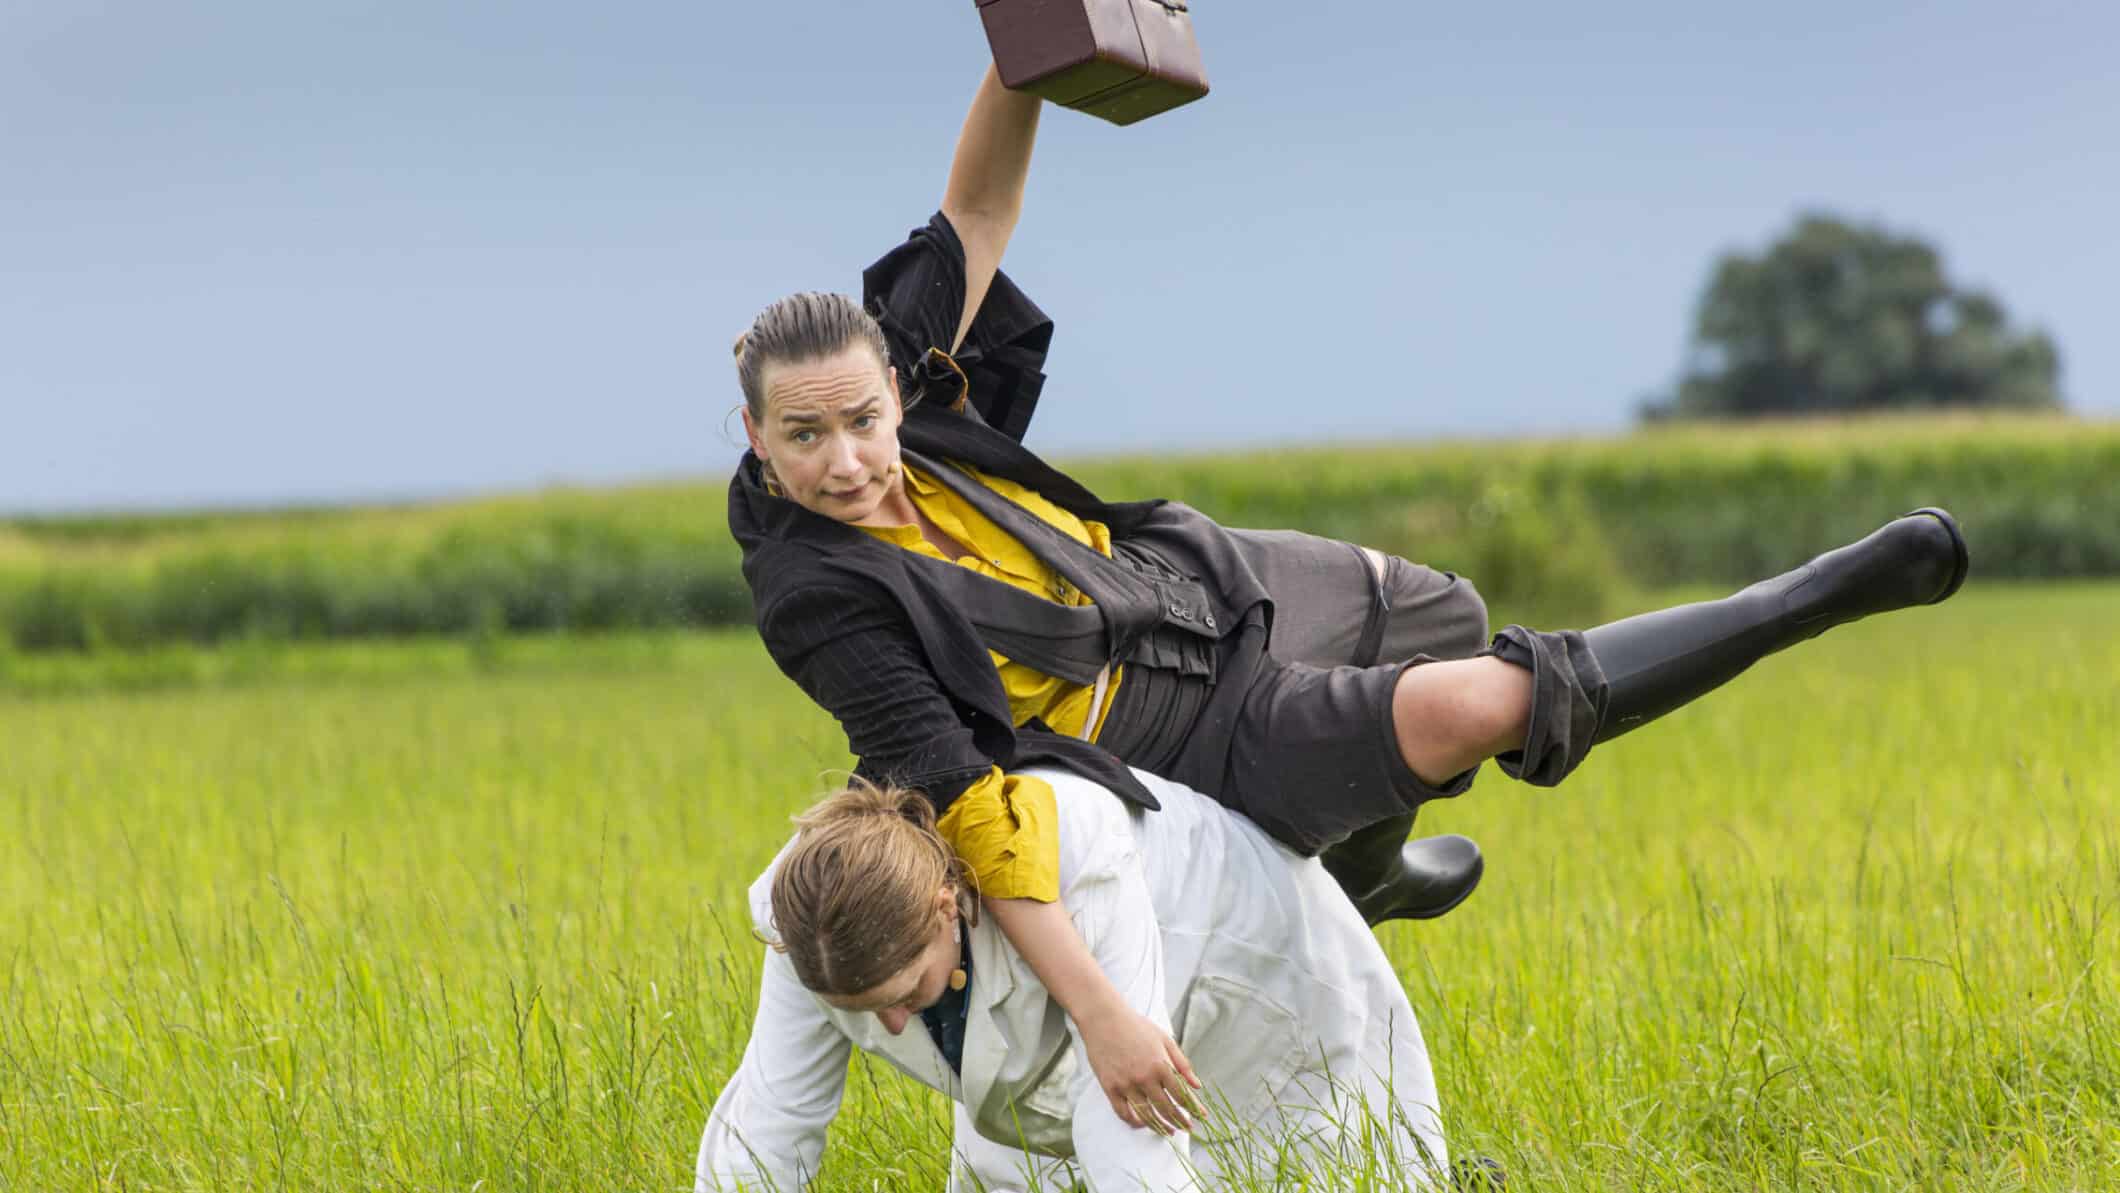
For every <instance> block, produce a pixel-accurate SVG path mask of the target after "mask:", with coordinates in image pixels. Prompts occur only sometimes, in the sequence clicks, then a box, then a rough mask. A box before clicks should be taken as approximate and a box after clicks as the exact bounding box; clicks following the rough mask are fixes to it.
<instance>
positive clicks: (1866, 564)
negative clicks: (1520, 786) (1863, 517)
mask: <svg viewBox="0 0 2120 1193" xmlns="http://www.w3.org/2000/svg"><path fill="white" fill-rule="evenodd" d="M1967 564H1968V556H1967V554H1966V547H1965V536H1964V535H1963V534H1961V533H1959V530H1958V523H1957V521H1956V520H1954V519H1953V518H1952V517H1951V515H1949V514H1948V513H1945V512H1944V511H1942V510H1940V509H1920V510H1916V511H1914V512H1913V513H1911V514H1908V515H1906V516H1905V517H1903V518H1898V519H1895V520H1893V521H1891V522H1887V523H1886V524H1885V525H1884V526H1883V527H1882V528H1880V529H1879V530H1877V531H1875V532H1874V533H1872V534H1870V535H1869V536H1868V537H1867V538H1864V539H1861V540H1859V541H1857V542H1853V543H1850V544H1848V545H1847V546H1845V547H1841V548H1838V549H1836V550H1832V551H1828V552H1826V553H1825V554H1824V555H1821V556H1819V557H1818V558H1816V559H1814V560H1812V561H1811V562H1809V563H1807V564H1805V565H1803V566H1802V567H1800V568H1797V569H1796V570H1795V571H1792V572H1786V573H1784V574H1782V575H1779V576H1776V577H1774V578H1773V579H1771V580H1762V581H1760V582H1759V583H1757V584H1754V585H1752V586H1751V587H1750V588H1747V589H1745V590H1744V591H1742V592H1739V593H1737V594H1735V595H1733V596H1728V597H1725V598H1723V599H1722V600H1719V601H1703V602H1701V603H1700V604H1695V605H1680V606H1678V607H1677V608H1673V609H1660V610H1657V611H1656V612H1654V613H1644V614H1641V615H1640V616H1638V617H1629V618H1626V619H1625V620H1622V621H1615V622H1611V623H1609V624H1607V625H1601V626H1597V627H1595V628H1594V629H1589V630H1585V631H1583V641H1584V643H1585V644H1586V645H1587V646H1588V647H1589V651H1590V654H1591V655H1593V656H1594V657H1595V658H1596V660H1597V664H1598V667H1599V668H1600V669H1601V670H1602V671H1603V672H1604V680H1605V685H1606V700H1605V709H1604V715H1603V716H1602V717H1601V718H1600V719H1599V723H1598V727H1597V731H1596V733H1595V734H1594V735H1593V736H1592V739H1591V740H1592V742H1593V743H1595V742H1602V741H1610V740H1611V739H1612V738H1615V737H1618V736H1619V735H1620V734H1622V733H1626V732H1628V731H1629V730H1632V729H1635V728H1637V727H1639V726H1641V725H1645V724H1647V723H1648V722H1650V721H1653V720H1655V719H1656V718H1658V717H1660V716H1662V715H1664V714H1665V713H1667V712H1670V711H1671V710H1673V709H1675V708H1677V707H1679V706H1680V705H1682V704H1685V703H1687V702H1688V701H1691V700H1693V699H1696V698H1697V697H1700V696H1703V695H1706V694H1707V693H1708V692H1710V691H1713V690H1714V689H1715V688H1718V687H1721V686H1722V685H1723V684H1724V683H1727V682H1728V681H1729V680H1731V679H1733V678H1735V677H1736V676H1737V675H1738V673H1739V672H1742V671H1743V670H1744V669H1745V668H1747V667H1750V666H1751V665H1752V664H1754V663H1756V662H1758V661H1759V660H1761V659H1763V658H1765V657H1767V656H1768V655H1770V654H1773V653H1774V652H1775V651H1778V650H1781V649H1783V648H1785V647H1789V646H1794V645H1795V644H1796V643H1798V642H1802V641H1804V640H1806V639H1809V638H1816V637H1817V636H1818V635H1820V634H1823V633H1825V632H1826V631H1827V630H1829V629H1832V628H1833V627H1834V626H1837V625H1844V624H1846V623H1848V622H1851V621H1855V620H1857V619H1859V618H1864V617H1868V616H1870V615H1871V614H1873V613H1886V612H1890V611H1891V610H1894V609H1905V608H1908V607H1909V606H1913V605H1933V604H1936V603H1937V602H1938V601H1941V600H1943V599H1945V598H1946V597H1948V596H1950V595H1951V594H1952V593H1954V592H1957V591H1958V587H1959V585H1961V584H1963V583H1965V574H1966V568H1967Z"/></svg>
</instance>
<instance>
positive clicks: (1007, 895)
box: [861, 465, 1121, 903]
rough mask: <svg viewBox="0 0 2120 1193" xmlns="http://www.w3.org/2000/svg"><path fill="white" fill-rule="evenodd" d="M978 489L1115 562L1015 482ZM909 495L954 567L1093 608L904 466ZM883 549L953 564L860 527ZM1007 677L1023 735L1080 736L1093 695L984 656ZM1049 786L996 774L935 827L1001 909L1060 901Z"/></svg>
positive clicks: (920, 540)
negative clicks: (956, 552) (950, 545)
mask: <svg viewBox="0 0 2120 1193" xmlns="http://www.w3.org/2000/svg"><path fill="white" fill-rule="evenodd" d="M964 471H965V472H967V473H969V474H970V475H971V477H972V478H973V479H974V480H977V481H978V482H979V483H980V484H983V485H985V486H986V487H987V488H989V489H992V490H993V491H994V492H996V493H999V494H1001V495H1002V496H1003V497H1006V498H1008V499H1009V500H1011V501H1013V502H1015V503H1016V504H1018V505H1020V506H1022V507H1023V508H1025V509H1027V510H1029V511H1030V512H1032V513H1033V514H1036V515H1037V516H1038V517H1039V518H1041V519H1043V520H1044V521H1046V522H1047V523H1049V524H1051V525H1053V526H1055V527H1057V528H1058V529H1059V530H1060V531H1062V532H1063V533H1065V534H1066V535H1068V536H1069V537H1070V538H1072V539H1074V540H1075V541H1076V542H1079V543H1082V544H1084V545H1086V546H1089V547H1092V548H1094V549H1095V550H1097V551H1098V552H1100V553H1101V554H1103V555H1105V556H1109V555H1111V553H1112V536H1111V530H1110V529H1109V528H1108V527H1106V526H1105V525H1104V524H1103V523H1101V522H1091V521H1087V520H1085V519H1082V518H1077V517H1076V516H1075V515H1073V514H1071V513H1068V512H1067V511H1066V510H1064V509H1061V508H1060V507H1059V506H1057V505H1054V504H1053V503H1052V502H1050V501H1047V500H1046V499H1045V498H1043V497H1041V496H1039V495H1038V494H1037V493H1034V492H1032V491H1031V490H1029V489H1027V488H1024V487H1023V486H1022V485H1019V484H1017V483H1015V482H1014V481H1011V480H1007V479H1005V478H1002V477H998V476H989V475H987V474H986V473H983V472H980V471H978V470H977V469H974V468H970V467H966V468H965V469H964ZM905 491H906V496H908V497H910V498H911V499H912V501H913V504H914V505H915V506H916V507H918V508H919V510H920V512H921V513H922V514H924V515H925V516H926V517H927V519H928V520H929V521H930V522H933V523H934V524H935V526H936V528H937V529H939V530H941V531H942V532H943V533H944V534H946V535H948V536H949V537H950V538H951V539H953V540H954V541H955V542H956V543H957V544H958V545H959V546H962V547H963V548H965V554H964V555H962V556H960V557H959V558H958V559H957V561H956V562H957V564H958V566H960V567H967V568H970V569H971V570H973V571H975V572H978V573H980V574H981V575H984V576H987V577H990V578H992V579H995V580H1000V581H1002V582H1003V583H1006V584H1011V585H1014V586H1015V587H1017V588H1020V589H1023V590H1024V591H1026V592H1035V593H1037V594H1039V595H1040V596H1043V597H1046V598H1048V599H1050V600H1055V601H1060V602H1062V603H1064V604H1068V605H1087V604H1090V603H1091V602H1090V599H1089V597H1088V596H1087V595H1086V594H1084V593H1083V592H1082V591H1081V590H1080V589H1078V588H1076V587H1075V586H1074V585H1072V584H1070V583H1068V581H1067V578H1066V577H1064V576H1062V575H1060V574H1059V573H1058V572H1056V571H1054V570H1053V569H1052V568H1050V567H1048V566H1046V564H1045V562H1044V561H1043V560H1040V559H1039V558H1038V557H1037V556H1036V555H1035V554H1033V553H1032V552H1031V550H1030V548H1028V547H1026V546H1024V545H1023V544H1022V543H1020V542H1018V541H1017V540H1016V539H1015V537H1014V536H1012V535H1010V534H1009V533H1008V532H1007V531H1005V530H1003V529H1001V528H1000V527H999V526H996V525H995V524H994V522H993V520H992V519H990V518H988V517H987V516H986V515H985V514H982V513H980V512H979V510H978V509H977V508H976V507H974V506H973V505H972V504H971V503H969V502H967V501H965V500H964V499H963V498H961V497H959V496H957V494H956V493H954V492H952V491H951V490H950V489H949V487H948V486H946V485H943V484H942V483H941V482H939V481H937V480H936V479H935V478H933V477H931V476H929V475H927V474H926V473H924V472H922V471H921V470H920V469H917V468H914V467H912V466H911V465H908V466H907V467H906V470H905ZM861 529H863V530H866V531H868V532H869V533H870V534H873V535H875V536H876V537H877V538H880V539H883V540H884V541H885V542H889V543H895V544H897V545H898V546H900V547H903V548H905V549H906V550H908V551H914V552H917V553H919V554H922V555H926V556H929V557H930V558H934V559H942V560H947V559H948V558H949V556H947V555H946V554H944V553H943V552H942V551H941V550H940V549H938V548H937V547H936V546H935V545H934V544H933V543H930V542H928V541H927V539H926V537H925V536H923V535H922V534H921V533H920V528H919V527H918V526H864V527H862V528H861ZM987 653H988V654H989V655H990V656H992V658H993V660H994V667H995V669H996V670H998V671H999V672H1000V673H1001V687H1002V690H1003V691H1004V692H1006V693H1007V695H1008V704H1009V714H1010V715H1011V716H1012V717H1013V718H1014V719H1015V722H1016V724H1018V725H1021V724H1023V723H1025V722H1026V721H1030V720H1032V719H1034V718H1035V719H1037V720H1041V721H1044V722H1045V724H1046V725H1047V726H1048V727H1050V728H1051V729H1052V730H1053V731H1054V732H1055V733H1064V734H1068V735H1069V736H1080V735H1081V733H1082V726H1083V723H1084V722H1085V721H1086V720H1088V718H1089V712H1090V704H1091V702H1092V701H1093V700H1094V698H1095V695H1094V690H1093V689H1092V688H1089V687H1086V686H1084V685H1082V684H1074V683H1069V682H1067V681H1066V680H1064V679H1059V678H1056V677H1054V676H1051V675H1047V674H1045V673H1044V672H1042V671H1038V670H1035V669H1033V668H1031V667H1027V666H1025V665H1023V664H1021V663H1016V662H1011V661H1010V660H1009V659H1008V658H1007V657H1006V656H1004V655H1002V654H1000V653H998V652H996V651H988V652H987ZM1120 671H1121V669H1120V668H1118V667H1113V668H1112V673H1111V680H1110V682H1109V683H1108V684H1107V685H1106V686H1105V696H1104V705H1103V707H1102V708H1101V709H1100V710H1099V711H1098V714H1097V724H1096V726H1095V730H1094V731H1093V732H1092V733H1091V734H1090V739H1091V740H1092V741H1094V740H1096V737H1097V734H1099V733H1101V732H1103V729H1104V719H1105V717H1106V716H1107V715H1108V714H1109V713H1110V712H1111V706H1112V697H1113V696H1114V695H1116V694H1117V693H1118V690H1119V680H1120ZM1053 799H1054V797H1053V788H1052V785H1051V784H1049V783H1047V782H1045V781H1044V780H1043V779H1037V778H1033V777H1030V776H1027V775H1011V774H1005V773H1003V772H1002V770H1001V768H1000V767H998V766H997V767H995V768H994V770H993V773H992V774H990V775H988V776H987V777H986V778H984V779H981V780H979V781H978V782H976V783H974V784H972V785H971V786H970V787H968V788H966V789H965V790H964V793H963V794H962V795H960V796H958V797H957V799H956V802H954V803H952V804H951V805H950V810H949V811H948V812H946V813H944V814H943V817H942V821H941V823H940V824H939V825H938V827H939V828H940V829H941V830H942V835H943V838H944V839H945V840H947V841H948V842H949V843H950V846H951V848H953V849H955V850H956V851H957V855H958V856H959V857H961V858H963V859H964V860H965V863H966V864H967V865H969V866H970V867H971V868H972V873H973V874H974V875H975V876H976V877H977V878H978V880H979V891H980V893H981V894H983V895H987V896H991V897H993V898H996V899H1036V900H1038V901H1039V902H1042V903H1050V902H1052V901H1053V900H1055V899H1058V898H1059V897H1060V840H1059V838H1058V837H1057V836H1056V835H1055V833H1056V831H1057V829H1056V816H1055V812H1054V807H1053Z"/></svg>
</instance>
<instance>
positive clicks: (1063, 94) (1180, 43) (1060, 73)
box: [978, 0, 1207, 124]
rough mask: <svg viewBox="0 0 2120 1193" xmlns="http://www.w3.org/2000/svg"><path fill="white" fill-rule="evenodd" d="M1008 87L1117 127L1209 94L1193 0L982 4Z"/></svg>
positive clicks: (991, 0) (993, 0)
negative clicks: (1196, 34) (1190, 0)
mask: <svg viewBox="0 0 2120 1193" xmlns="http://www.w3.org/2000/svg"><path fill="white" fill-rule="evenodd" d="M978 2H979V17H980V20H981V21H983V22H984V23H985V25H986V40H987V44H988V45H990V46H992V47H993V50H994V66H995V68H996V69H997V70H998V71H999V73H1000V75H1001V82H1002V84H1003V85H1004V86H1007V87H1010V88H1014V89H1015V90H1018V91H1029V92H1031V93H1033V94H1035V95H1042V96H1044V97H1045V98H1047V99H1049V100H1052V101H1053V102H1054V103H1056V104H1060V105H1062V106H1064V107H1069V108H1073V109H1075V110H1076V111H1078V112H1087V113H1089V114H1090V115H1092V116H1096V117H1100V118H1102V119H1105V120H1109V121H1111V122H1112V123H1113V124H1132V123H1133V122H1134V121H1136V120H1146V119H1147V118H1149V117H1150V116H1153V115H1155V114H1156V113H1158V112H1164V111H1168V110H1170V109H1171V108H1175V107H1177V106H1178V105H1179V104H1188V103H1191V102H1192V101H1194V100H1196V99H1198V98H1200V97H1201V96H1203V95H1206V94H1207V72H1206V70H1205V69H1203V68H1202V67H1201V65H1200V44H1199V43H1198V42H1197V41H1194V40H1193V30H1192V14H1191V13H1189V12H1188V11H1187V10H1186V0H978Z"/></svg>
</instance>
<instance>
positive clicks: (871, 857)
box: [773, 776, 978, 996]
mask: <svg viewBox="0 0 2120 1193" xmlns="http://www.w3.org/2000/svg"><path fill="white" fill-rule="evenodd" d="M795 822H796V824H797V825H799V826H800V828H799V830H798V831H797V833H796V835H795V844H794V845H793V846H791V847H790V848H789V849H788V852H787V855H786V856H785V857H783V858H782V859H781V862H780V868H779V870H777V871H775V872H774V875H773V929H774V934H775V935H776V936H777V937H778V938H779V939H777V940H775V941H774V942H773V947H774V948H776V949H779V950H780V951H781V952H784V953H786V954H787V955H788V960H789V961H791V962H793V963H794V966H795V976H796V977H797V978H798V979H800V980H801V982H802V984H803V985H804V986H805V987H807V988H808V989H810V990H812V991H815V992H816V993H819V994H833V995H844V996H852V995H856V994H862V993H865V992H867V991H869V990H872V989H874V988H876V987H877V986H880V985H882V984H883V983H884V982H886V981H889V980H890V979H891V978H893V977H895V976H897V975H898V974H899V973H900V972H902V971H903V970H904V969H905V968H906V967H907V966H909V965H911V964H913V962H914V961H916V960H918V959H919V957H920V953H921V950H922V949H924V948H926V947H927V944H928V941H929V940H930V939H932V938H933V936H934V933H935V928H936V921H937V917H938V916H939V915H940V914H941V912H939V911H938V910H937V908H936V906H935V895H936V893H937V892H938V891H941V890H943V889H944V888H946V887H950V888H954V889H955V890H956V892H957V902H958V907H959V910H960V911H961V912H962V913H963V914H964V915H965V916H967V917H968V918H969V919H971V921H972V922H977V920H976V916H977V909H978V904H977V900H976V897H975V892H974V890H973V883H972V878H971V871H970V870H969V868H967V867H966V866H965V864H964V862H963V860H962V859H960V858H958V856H957V855H956V854H955V853H954V852H952V851H951V849H950V847H949V845H948V844H947V843H946V842H944V841H943V839H942V834H941V833H939V832H937V831H936V829H935V809H934V807H933V806H932V805H930V804H929V803H928V801H927V798H926V797H925V796H923V795H921V794H920V793H919V792H916V791H907V790H905V789H903V788H899V787H889V786H878V785H876V784H874V783H871V782H869V781H867V780H865V779H862V778H860V777H858V776H857V777H856V778H855V779H854V780H853V781H852V782H851V783H850V784H849V785H848V786H847V787H846V788H845V789H844V790H842V791H839V792H836V793H834V794H832V795H829V796H826V797H825V798H824V799H823V800H820V801H819V802H818V803H817V804H816V806H814V807H812V808H811V809H810V810H809V811H807V812H804V813H803V814H802V815H801V816H799V817H797V818H796V821H795Z"/></svg>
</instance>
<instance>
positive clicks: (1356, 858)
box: [1318, 812, 1486, 924]
mask: <svg viewBox="0 0 2120 1193" xmlns="http://www.w3.org/2000/svg"><path fill="white" fill-rule="evenodd" d="M1413 815H1414V814H1413V813H1411V812H1408V813H1406V814H1405V815H1403V816H1393V817H1391V818H1390V819H1388V820H1381V821H1378V822H1377V823H1375V824H1372V825H1370V826H1369V827H1367V828H1363V829H1357V830H1356V831H1355V832H1354V833H1353V834H1351V835H1349V836H1348V837H1347V839H1346V840H1343V841H1340V842H1338V843H1337V844H1334V845H1331V846H1328V847H1327V848H1326V849H1325V851H1324V852H1323V853H1321V854H1319V855H1318V860H1319V861H1320V862H1322V863H1324V865H1325V871H1326V873H1328V874H1331V875H1332V879H1333V881H1334V882H1337V883H1339V884H1340V889H1341V890H1343V891H1346V892H1347V898H1348V899H1349V900H1351V901H1352V902H1353V903H1354V907H1355V910H1356V911H1359V912H1361V913H1362V919H1363V920H1364V921H1365V922H1367V923H1370V924H1381V923H1383V922H1384V921H1385V920H1432V919H1434V918H1436V917H1437V916H1439V915H1442V914H1444V913H1445V912H1448V911H1449V910H1450V909H1451V908H1453V907H1456V906H1457V905H1458V904H1460V903H1463V902H1464V901H1465V900H1466V898H1468V897H1469V896H1470V895H1471V894H1472V891H1473V888H1475V887H1477V886H1479V885H1480V875H1481V874H1483V873H1485V872H1486V862H1485V861H1484V860H1483V859H1482V858H1481V857H1480V847H1479V846H1478V845H1475V844H1473V842H1472V839H1471V838H1470V837H1460V836H1457V835H1456V834H1451V835H1449V836H1442V837H1422V838H1421V839H1419V840H1417V841H1409V840H1407V839H1406V837H1407V834H1408V833H1411V832H1412V831H1413Z"/></svg>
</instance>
